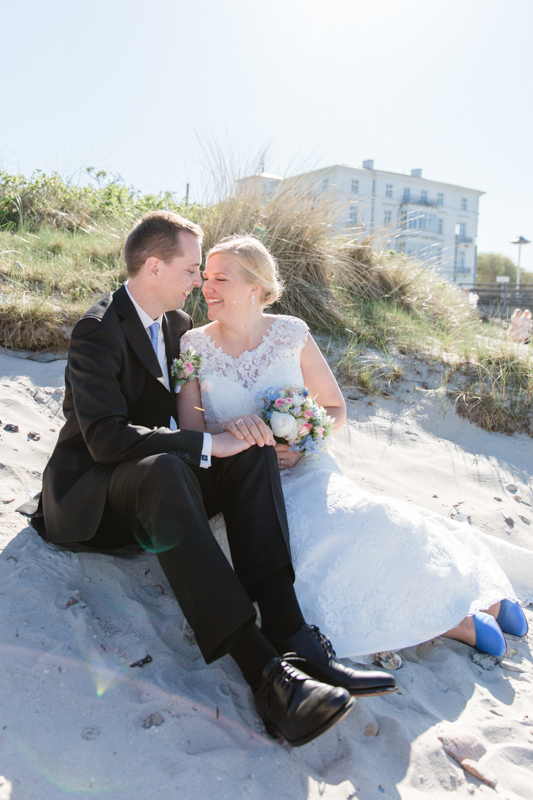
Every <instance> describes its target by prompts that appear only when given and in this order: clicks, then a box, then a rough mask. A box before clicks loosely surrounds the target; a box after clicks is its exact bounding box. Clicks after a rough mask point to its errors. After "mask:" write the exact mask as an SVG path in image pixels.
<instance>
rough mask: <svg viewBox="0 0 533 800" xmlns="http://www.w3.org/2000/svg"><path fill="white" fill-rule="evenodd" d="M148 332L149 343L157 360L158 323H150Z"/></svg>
mask: <svg viewBox="0 0 533 800" xmlns="http://www.w3.org/2000/svg"><path fill="white" fill-rule="evenodd" d="M148 330H149V331H150V341H151V342H152V347H153V348H154V350H155V354H156V356H157V357H158V358H159V352H158V351H159V347H158V345H159V322H152V324H151V325H150V326H149V328H148Z"/></svg>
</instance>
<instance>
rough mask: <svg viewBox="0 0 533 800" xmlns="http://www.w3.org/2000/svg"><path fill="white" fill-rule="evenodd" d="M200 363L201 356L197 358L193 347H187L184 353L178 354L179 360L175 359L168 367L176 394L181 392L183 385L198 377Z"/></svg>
mask: <svg viewBox="0 0 533 800" xmlns="http://www.w3.org/2000/svg"><path fill="white" fill-rule="evenodd" d="M201 363H202V356H199V355H198V354H197V352H196V350H195V349H194V347H188V348H187V349H186V351H185V352H184V353H180V355H179V358H175V359H174V360H173V361H172V364H171V366H170V374H171V376H172V378H173V379H174V391H175V392H176V394H178V392H179V391H180V390H181V387H182V386H183V384H184V383H188V382H189V381H193V380H194V379H195V378H197V377H198V370H199V369H200V364H201Z"/></svg>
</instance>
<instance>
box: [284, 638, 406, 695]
mask: <svg viewBox="0 0 533 800" xmlns="http://www.w3.org/2000/svg"><path fill="white" fill-rule="evenodd" d="M269 641H270V643H271V644H272V645H274V647H275V648H276V650H277V651H278V653H279V654H280V655H282V656H283V660H284V661H286V662H288V663H289V664H292V666H294V667H296V668H297V669H299V670H301V671H302V672H305V673H306V674H307V675H310V676H311V677H312V678H314V679H315V680H317V681H322V683H329V684H330V685H331V686H342V687H343V688H344V689H346V690H347V691H348V692H349V693H350V694H351V695H354V696H357V697H371V696H373V695H376V694H390V693H392V692H396V691H397V690H398V686H397V684H396V679H395V678H394V677H393V676H392V675H390V674H389V673H387V672H380V671H378V670H366V669H359V670H355V669H351V667H345V666H344V664H341V662H340V661H338V659H336V658H335V650H334V649H333V646H332V644H331V642H330V640H329V639H328V637H327V636H324V634H323V633H321V632H320V631H319V629H318V628H317V627H316V625H304V626H303V628H300V630H299V631H297V632H296V633H295V634H293V635H292V636H289V637H288V639H269Z"/></svg>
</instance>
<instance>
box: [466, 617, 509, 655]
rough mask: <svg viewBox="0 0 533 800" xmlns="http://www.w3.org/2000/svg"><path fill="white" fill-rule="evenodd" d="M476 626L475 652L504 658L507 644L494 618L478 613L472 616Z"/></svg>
mask: <svg viewBox="0 0 533 800" xmlns="http://www.w3.org/2000/svg"><path fill="white" fill-rule="evenodd" d="M474 625H475V626H476V644H475V648H476V650H480V651H481V652H482V653H488V655H489V656H504V655H505V654H506V652H507V642H506V641H505V637H504V635H503V633H502V632H501V630H500V627H499V625H498V623H497V622H496V620H495V619H494V617H491V615H490V614H485V612H484V611H478V613H477V614H474Z"/></svg>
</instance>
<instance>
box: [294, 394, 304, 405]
mask: <svg viewBox="0 0 533 800" xmlns="http://www.w3.org/2000/svg"><path fill="white" fill-rule="evenodd" d="M291 400H292V402H293V403H294V405H295V406H303V404H304V403H305V397H304V396H303V395H301V394H298V392H294V394H291Z"/></svg>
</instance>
